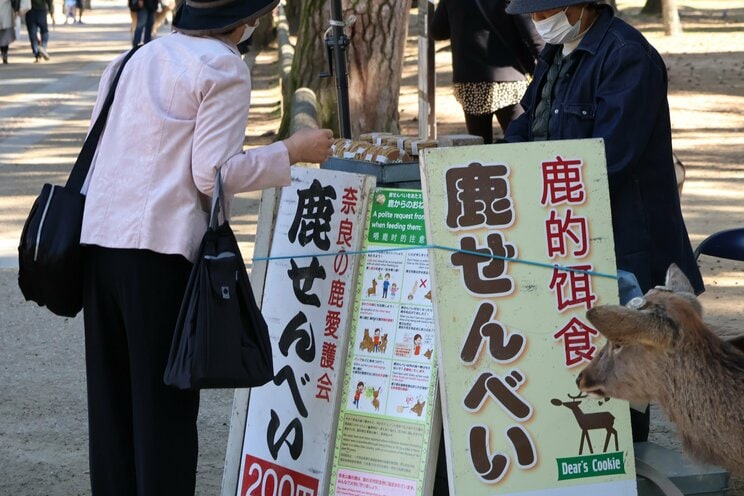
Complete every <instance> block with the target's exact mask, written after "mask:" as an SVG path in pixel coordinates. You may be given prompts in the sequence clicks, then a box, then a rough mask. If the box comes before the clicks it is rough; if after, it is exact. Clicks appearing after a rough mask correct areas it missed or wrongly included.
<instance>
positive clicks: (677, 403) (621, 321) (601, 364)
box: [576, 265, 744, 475]
mask: <svg viewBox="0 0 744 496" xmlns="http://www.w3.org/2000/svg"><path fill="white" fill-rule="evenodd" d="M586 317H587V319H588V320H589V322H591V324H592V325H593V326H594V327H595V328H596V330H598V331H599V332H600V333H601V334H602V335H603V336H604V337H605V338H607V343H606V344H605V345H604V347H603V348H602V349H601V350H600V351H599V353H598V354H597V355H596V356H595V357H594V358H593V359H592V361H591V362H590V363H589V364H588V365H587V366H586V368H584V370H582V371H581V372H580V373H579V375H578V377H577V379H576V383H577V385H578V386H579V390H580V391H582V392H584V393H587V394H590V395H598V396H601V397H612V398H619V399H624V400H628V401H637V402H648V403H650V402H653V403H656V404H658V405H659V406H660V407H661V408H662V410H663V411H664V413H665V414H666V415H667V417H668V418H669V420H670V421H672V422H673V423H674V424H675V425H676V427H677V432H678V433H679V435H680V437H681V438H682V444H683V448H684V450H685V452H686V453H687V454H688V455H690V456H691V457H692V458H694V459H697V460H699V461H701V462H704V463H709V464H716V465H719V466H721V467H723V468H725V469H727V470H729V471H730V472H731V473H733V474H739V475H741V474H744V400H742V397H741V396H739V393H741V392H743V391H744V353H742V352H741V351H740V350H738V349H737V348H736V347H735V346H734V345H732V344H731V343H728V342H726V341H724V340H723V339H721V338H720V337H719V336H718V335H716V334H715V333H714V332H713V331H712V330H711V328H710V327H708V326H707V325H706V324H705V322H704V321H703V309H702V305H701V304H700V302H699V301H698V299H697V298H696V296H695V294H694V291H693V288H692V285H691V284H690V282H689V281H688V279H687V278H686V277H685V275H684V274H683V273H682V271H681V270H680V269H679V267H677V266H676V265H671V266H670V267H669V269H668V270H667V273H666V281H665V283H664V286H657V287H656V288H653V289H651V290H649V291H648V292H647V293H646V294H645V295H644V296H643V297H638V298H634V299H632V300H631V301H630V302H628V304H627V305H626V306H619V305H599V306H596V307H593V308H591V309H589V310H588V311H587V313H586Z"/></svg>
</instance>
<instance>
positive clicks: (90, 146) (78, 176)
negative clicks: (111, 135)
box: [65, 45, 141, 192]
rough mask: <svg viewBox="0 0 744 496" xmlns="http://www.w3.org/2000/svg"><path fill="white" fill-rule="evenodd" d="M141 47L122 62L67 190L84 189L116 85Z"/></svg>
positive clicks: (69, 179) (81, 151)
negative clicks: (128, 62)
mask: <svg viewBox="0 0 744 496" xmlns="http://www.w3.org/2000/svg"><path fill="white" fill-rule="evenodd" d="M140 46H141V45H138V46H136V47H134V48H132V49H131V50H130V51H129V53H127V55H126V56H125V57H124V60H122V62H121V65H120V66H119V70H118V71H117V72H116V76H114V81H113V82H112V83H111V88H109V92H108V95H107V96H106V100H105V101H104V102H103V106H102V107H101V112H100V113H99V114H98V118H97V119H96V122H95V124H93V127H92V128H91V130H90V133H88V136H87V137H86V138H85V143H83V148H82V149H81V150H80V154H79V155H78V158H77V160H76V161H75V165H74V166H73V168H72V172H70V177H69V178H68V179H67V183H66V184H65V188H66V189H71V190H73V191H77V192H80V190H81V189H82V188H83V183H85V178H86V177H88V171H89V170H90V165H91V163H93V156H94V155H95V153H96V148H98V141H99V139H100V138H101V133H102V132H103V128H104V126H105V125H106V119H107V118H108V114H109V110H110V109H111V104H112V103H113V101H114V92H115V91H116V85H117V84H119V77H121V73H122V71H123V70H124V66H125V65H126V63H127V61H128V60H129V59H130V58H131V57H132V55H134V52H136V51H137V49H138V48H139V47H140Z"/></svg>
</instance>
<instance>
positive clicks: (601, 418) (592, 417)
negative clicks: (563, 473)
mask: <svg viewBox="0 0 744 496" xmlns="http://www.w3.org/2000/svg"><path fill="white" fill-rule="evenodd" d="M567 396H568V397H569V398H571V401H561V400H559V399H557V398H553V399H552V400H550V402H551V403H552V404H553V405H555V406H565V407H566V408H568V409H569V410H571V412H572V413H573V414H574V417H576V422H577V423H578V424H579V427H581V443H580V444H579V455H581V454H582V453H584V440H586V444H587V445H588V446H589V453H592V454H593V453H594V449H593V448H592V440H591V439H590V438H589V431H592V430H595V429H604V430H605V431H606V432H607V437H605V444H604V450H603V451H602V452H603V453H607V447H608V446H609V445H610V439H611V438H612V437H613V436H614V437H615V451H617V450H618V447H619V445H618V441H617V430H615V428H614V427H613V426H614V425H615V416H614V415H613V414H611V413H610V412H593V413H584V412H583V411H581V408H580V405H581V403H582V402H583V401H582V400H583V399H584V398H587V397H588V394H578V395H576V396H571V395H570V394H569V395H567Z"/></svg>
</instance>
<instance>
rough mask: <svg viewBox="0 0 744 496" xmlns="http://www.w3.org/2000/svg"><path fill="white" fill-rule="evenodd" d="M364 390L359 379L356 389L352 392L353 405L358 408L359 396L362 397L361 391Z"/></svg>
mask: <svg viewBox="0 0 744 496" xmlns="http://www.w3.org/2000/svg"><path fill="white" fill-rule="evenodd" d="M363 392H364V383H363V382H362V381H359V382H358V383H357V387H356V391H355V392H354V406H355V407H357V408H359V398H361V397H362V393H363Z"/></svg>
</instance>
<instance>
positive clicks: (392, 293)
mask: <svg viewBox="0 0 744 496" xmlns="http://www.w3.org/2000/svg"><path fill="white" fill-rule="evenodd" d="M397 292H398V285H397V284H395V283H393V284H391V285H390V298H395V295H396V293H397Z"/></svg>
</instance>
